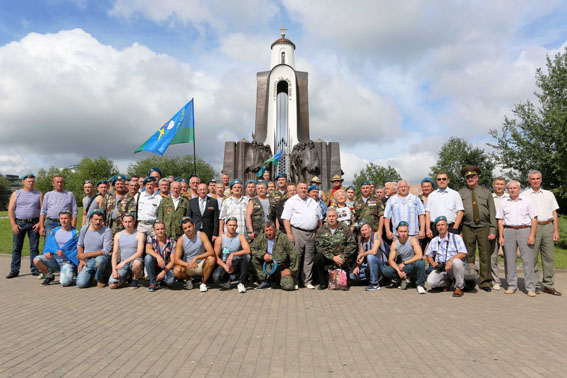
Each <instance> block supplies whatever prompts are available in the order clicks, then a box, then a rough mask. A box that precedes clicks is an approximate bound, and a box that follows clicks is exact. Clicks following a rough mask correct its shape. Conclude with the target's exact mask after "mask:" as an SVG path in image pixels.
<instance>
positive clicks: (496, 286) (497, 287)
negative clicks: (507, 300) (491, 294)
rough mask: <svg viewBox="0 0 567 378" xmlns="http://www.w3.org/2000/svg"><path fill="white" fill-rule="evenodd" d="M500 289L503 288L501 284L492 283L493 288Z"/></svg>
mask: <svg viewBox="0 0 567 378" xmlns="http://www.w3.org/2000/svg"><path fill="white" fill-rule="evenodd" d="M500 289H501V287H500V284H494V285H492V290H496V291H500Z"/></svg>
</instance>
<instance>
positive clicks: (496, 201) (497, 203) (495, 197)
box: [492, 192, 510, 210]
mask: <svg viewBox="0 0 567 378" xmlns="http://www.w3.org/2000/svg"><path fill="white" fill-rule="evenodd" d="M505 198H510V195H509V194H508V193H506V192H504V193H502V195H501V196H499V195H498V194H496V193H492V199H493V200H494V208H495V209H496V210H498V206H500V202H501V201H502V200H503V199H505Z"/></svg>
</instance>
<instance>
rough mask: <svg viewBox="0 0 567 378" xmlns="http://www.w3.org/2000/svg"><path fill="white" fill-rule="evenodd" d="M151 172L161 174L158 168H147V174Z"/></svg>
mask: <svg viewBox="0 0 567 378" xmlns="http://www.w3.org/2000/svg"><path fill="white" fill-rule="evenodd" d="M152 172H157V173H159V175H160V176H161V169H159V168H150V169H149V170H148V176H149V175H151V174H152Z"/></svg>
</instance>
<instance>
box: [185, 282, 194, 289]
mask: <svg viewBox="0 0 567 378" xmlns="http://www.w3.org/2000/svg"><path fill="white" fill-rule="evenodd" d="M191 289H193V281H191V279H188V280H187V281H185V290H191Z"/></svg>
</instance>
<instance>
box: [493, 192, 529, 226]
mask: <svg viewBox="0 0 567 378" xmlns="http://www.w3.org/2000/svg"><path fill="white" fill-rule="evenodd" d="M536 216H537V212H536V208H535V206H534V204H533V202H532V200H531V199H530V198H529V197H519V198H518V199H517V200H515V201H514V200H513V199H511V198H505V199H503V200H502V201H500V205H499V206H498V209H497V210H496V219H503V220H504V225H505V226H530V225H531V223H532V219H533V218H535V217H536Z"/></svg>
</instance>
